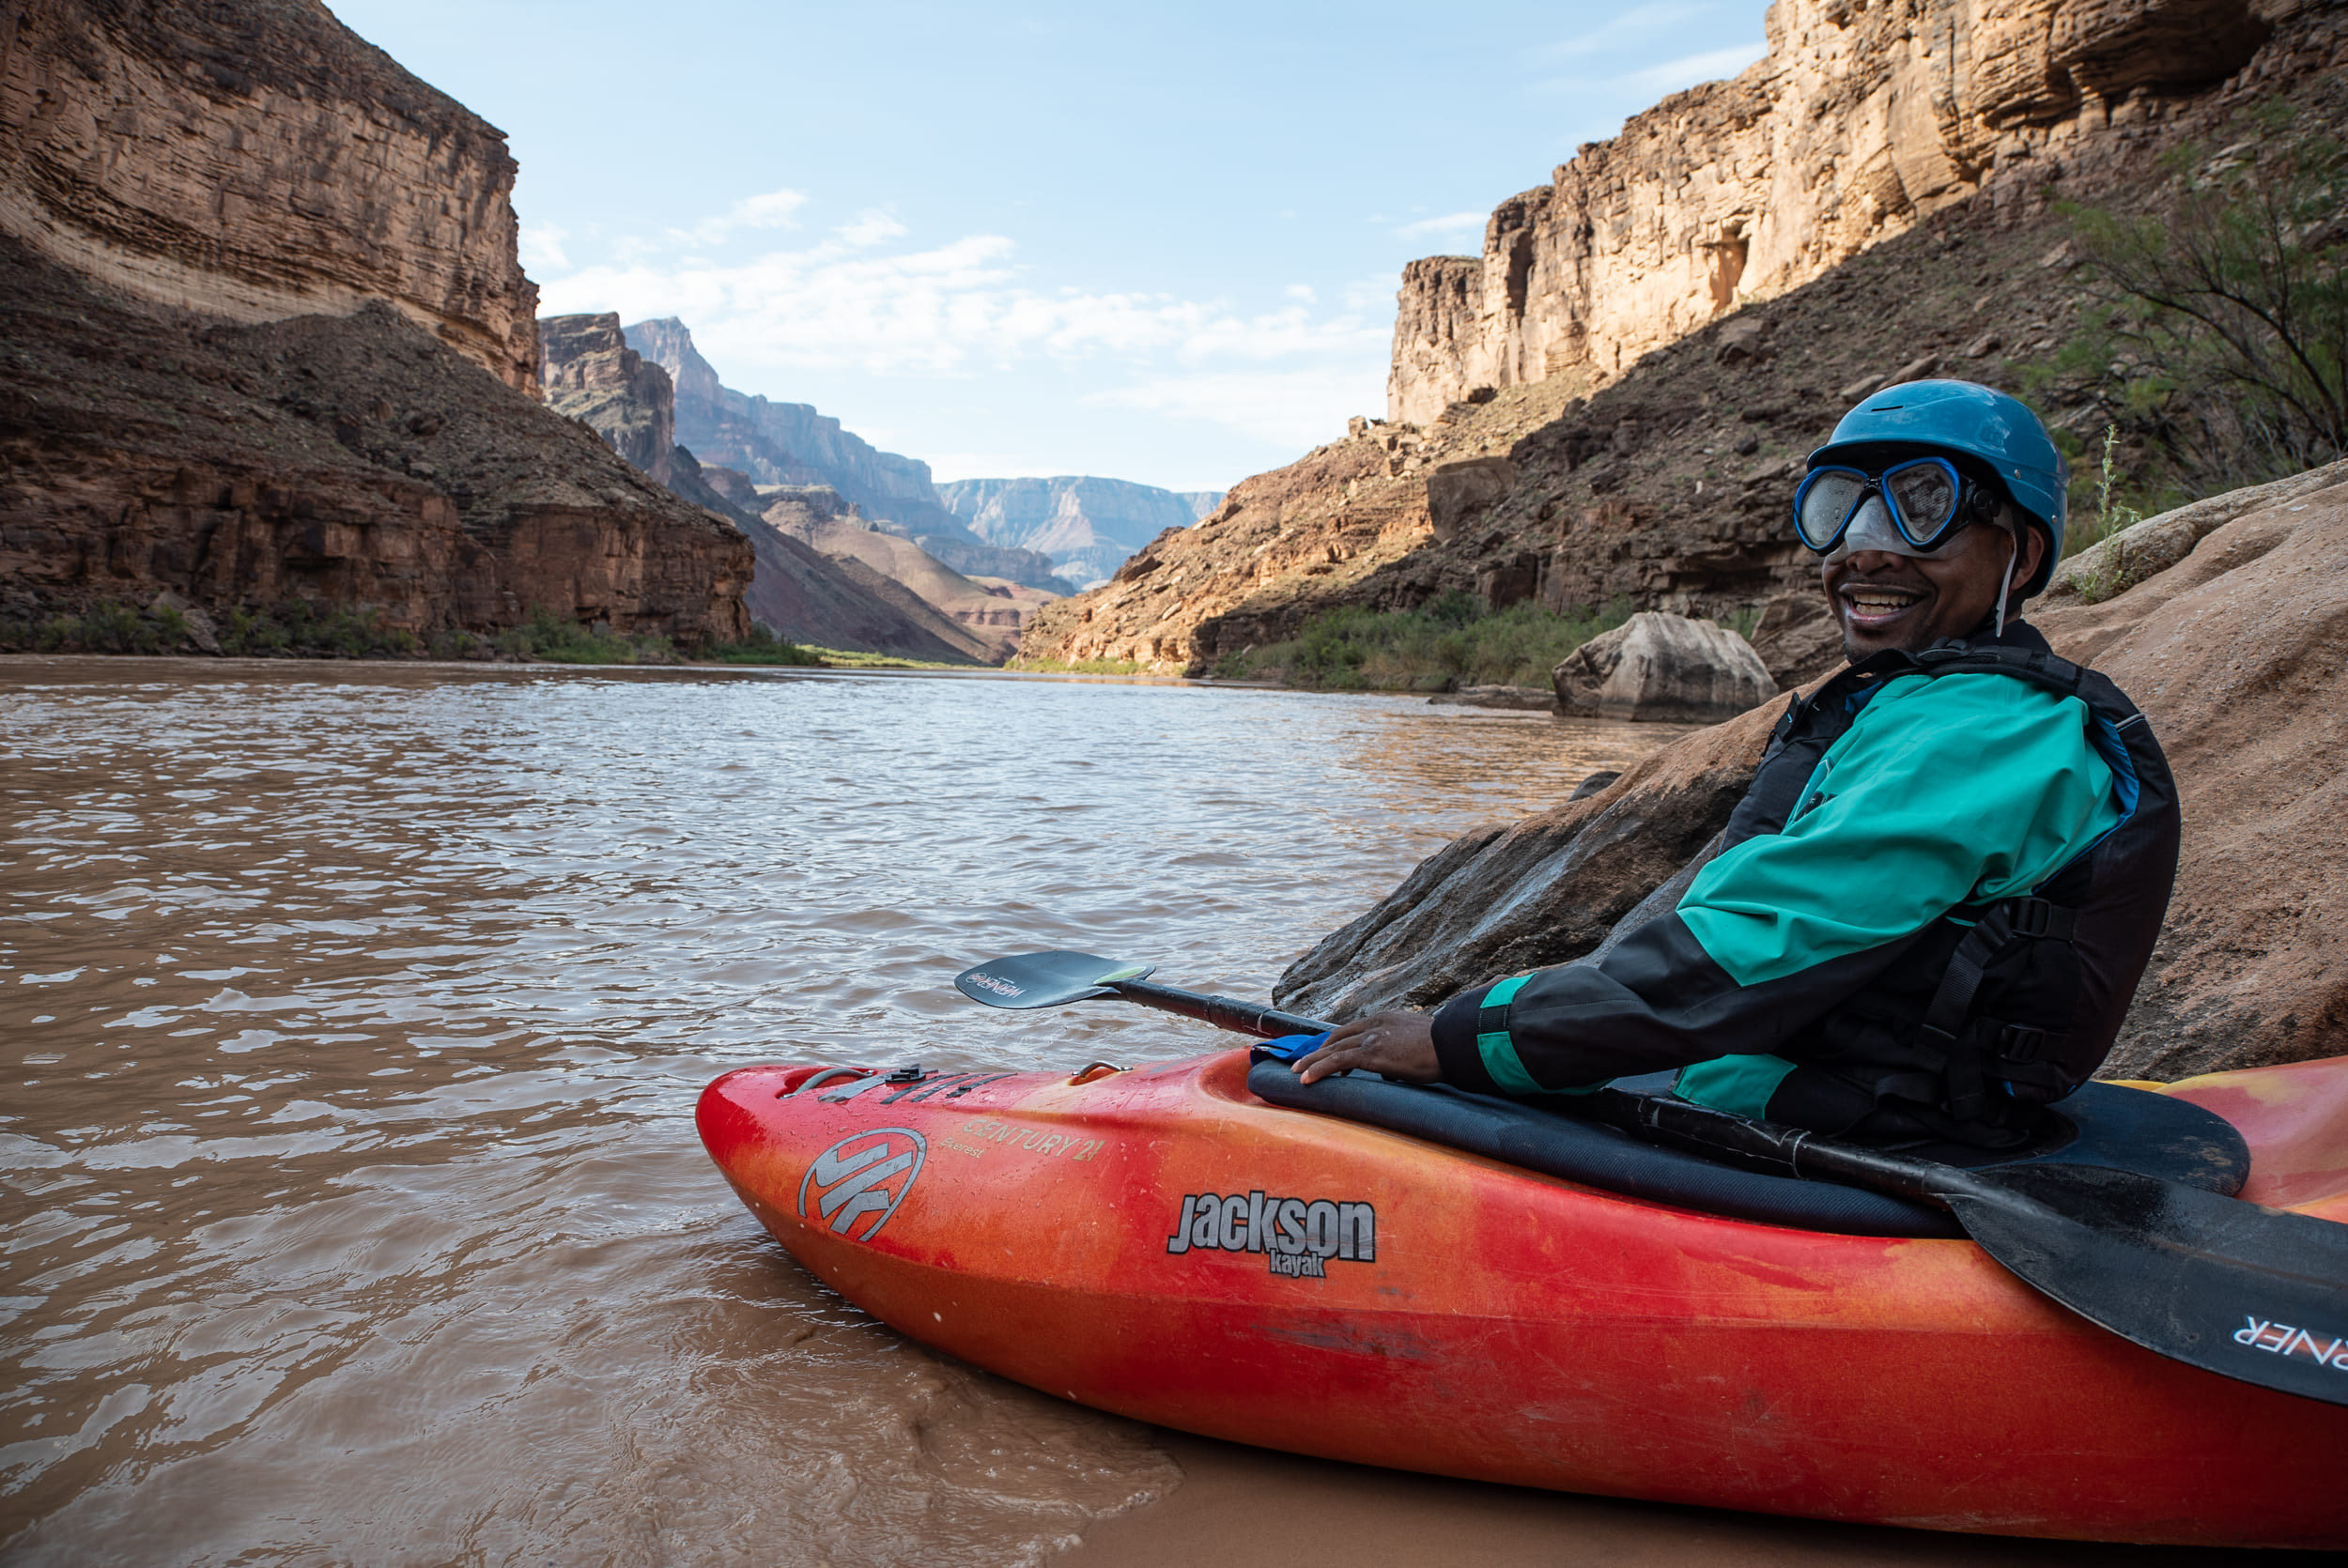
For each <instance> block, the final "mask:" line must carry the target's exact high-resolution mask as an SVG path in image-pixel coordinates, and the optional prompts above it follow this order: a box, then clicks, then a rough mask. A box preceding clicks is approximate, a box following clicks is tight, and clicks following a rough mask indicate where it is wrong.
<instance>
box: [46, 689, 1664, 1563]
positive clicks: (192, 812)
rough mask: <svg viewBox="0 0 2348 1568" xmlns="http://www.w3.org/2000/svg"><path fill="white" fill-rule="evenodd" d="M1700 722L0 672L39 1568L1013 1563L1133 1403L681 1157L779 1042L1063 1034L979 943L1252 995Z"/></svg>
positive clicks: (1078, 1027) (1065, 1046) (1023, 1064)
mask: <svg viewBox="0 0 2348 1568" xmlns="http://www.w3.org/2000/svg"><path fill="white" fill-rule="evenodd" d="M1674 732H1675V731H1671V730H1663V729H1661V728H1660V727H1656V726H1636V727H1634V726H1628V725H1571V724H1567V723H1562V722H1558V721H1554V720H1551V719H1547V718H1541V717H1531V718H1527V717H1520V716H1515V715H1486V714H1478V713H1474V712H1463V711H1460V710H1458V709H1449V708H1430V707H1429V706H1427V705H1425V704H1424V703H1420V702H1415V701H1408V700H1404V699H1365V698H1336V697H1313V696H1305V695H1299V694H1292V693H1269V692H1259V691H1241V690H1231V689H1223V688H1201V687H1182V686H1166V685H1130V684H1082V683H1054V682H1043V681H1013V680H999V679H948V678H909V677H890V676H847V675H809V674H800V673H792V674H780V673H768V672H760V673H756V674H735V675H710V674H704V673H656V672H645V673H642V674H633V673H631V674H614V673H611V672H555V673H549V672H546V671H537V670H533V671H514V670H493V669H492V670H471V669H412V668H398V667H363V666H333V667H329V666H314V665H305V666H268V665H244V666H238V665H220V664H193V663H189V664H181V663H178V662H175V661H132V660H119V661H107V660H87V661H74V660H51V661H32V660H25V661H0V1040H5V1042H6V1045H5V1052H6V1054H5V1056H0V1069H4V1070H5V1071H6V1073H7V1081H8V1083H9V1089H8V1094H7V1097H6V1101H5V1110H4V1111H0V1192H4V1193H5V1198H4V1199H0V1203H5V1207H4V1208H0V1240H4V1242H5V1257H4V1258H0V1314H6V1327H5V1334H6V1340H5V1347H4V1348H0V1358H4V1359H5V1365H6V1376H5V1381H4V1383H0V1548H4V1549H5V1550H6V1552H7V1554H8V1558H9V1560H11V1561H21V1562H25V1563H88V1562H98V1561H104V1562H109V1563H117V1564H142V1563H171V1564H182V1563H187V1564H193V1563H226V1562H232V1561H233V1562H240V1563H241V1562H270V1563H311V1562H317V1563H325V1562H344V1561H360V1562H367V1563H407V1562H416V1563H437V1562H451V1561H464V1562H495V1563H502V1562H515V1563H520V1562H533V1563H534V1562H543V1561H548V1560H556V1561H562V1562H565V1563H567V1562H576V1561H598V1562H604V1561H608V1562H619V1563H636V1562H642V1563H653V1562H660V1563H678V1564H700V1563H732V1562H749V1561H757V1562H761V1563H810V1564H813V1563H832V1564H840V1565H842V1568H844V1565H848V1564H862V1563H873V1564H881V1563H897V1562H911V1561H919V1562H922V1563H941V1564H954V1563H1003V1562H1018V1561H1028V1560H1035V1559H1037V1558H1038V1557H1040V1556H1043V1555H1046V1554H1048V1553H1049V1552H1050V1551H1051V1550H1053V1549H1054V1548H1056V1547H1058V1546H1062V1545H1067V1544H1069V1543H1071V1542H1072V1541H1073V1540H1074V1539H1075V1538H1076V1537H1077V1536H1078V1535H1079V1534H1080V1533H1081V1532H1082V1530H1083V1529H1084V1527H1085V1526H1086V1525H1087V1523H1088V1522H1089V1521H1091V1520H1094V1519H1098V1518H1101V1517H1103V1516H1105V1515H1108V1514H1115V1513H1117V1512H1118V1511H1120V1510H1122V1509H1125V1508H1128V1507H1130V1506H1132V1505H1133V1504H1135V1503H1136V1502H1139V1501H1146V1500H1149V1499H1155V1498H1160V1497H1163V1496H1165V1495H1166V1493H1167V1492H1168V1491H1170V1490H1171V1489H1172V1488H1173V1487H1174V1486H1175V1485H1176V1484H1177V1483H1178V1482H1179V1480H1180V1473H1181V1472H1180V1470H1179V1469H1178V1468H1177V1467H1176V1465H1175V1463H1174V1462H1173V1461H1172V1460H1171V1459H1169V1458H1168V1457H1167V1456H1166V1453H1165V1452H1164V1450H1163V1449H1162V1447H1161V1446H1160V1445H1159V1444H1158V1443H1156V1442H1153V1440H1152V1436H1151V1433H1150V1431H1149V1430H1148V1429H1146V1428H1142V1427H1138V1426H1135V1425H1133V1424H1131V1423H1128V1422H1119V1421H1115V1420H1112V1419H1109V1418H1106V1417H1102V1416H1097V1415H1094V1414H1092V1413H1090V1412H1088V1411H1085V1410H1081V1409H1078V1408H1076V1407H1073V1406H1069V1405H1065V1404H1062V1403H1059V1402H1058V1401H1054V1400H1049V1399H1045V1398H1043V1397H1042V1396H1040V1395H1036V1394H1033V1393H1030V1392H1028V1391H1026V1390H1023V1389H1020V1388H1017V1387H1014V1386H1012V1385H1010V1384H1007V1383H1004V1382H1002V1381H1000V1380H998V1379H996V1378H992V1377H989V1376H985V1375H983V1374H980V1373H977V1372H974V1371H972V1370H970V1369H968V1368H966V1367H964V1366H961V1365H959V1364H957V1363H953V1362H950V1361H943V1360H938V1359H936V1358H934V1357H932V1356H930V1355H928V1354H927V1353H926V1352H924V1351H922V1350H921V1349H919V1347H918V1346H914V1345H909V1344H907V1343H906V1342H904V1341H902V1340H900V1339H898V1338H897V1337H896V1336H895V1335H894V1334H892V1333H890V1332H889V1331H888V1330H884V1329H881V1328H879V1327H877V1326H876V1325H874V1324H873V1323H871V1322H870V1321H869V1320H868V1319H866V1318H865V1317H864V1316H863V1315H862V1314H859V1313H857V1311H855V1310H854V1309H853V1308H850V1307H848V1306H847V1305H845V1304H844V1303H843V1302H842V1301H840V1300H839V1299H837V1298H835V1297H832V1296H830V1295H829V1294H827V1293H826V1292H825V1291H824V1290H823V1289H821V1288H820V1287H819V1286H817V1285H815V1284H813V1283H812V1282H811V1281H810V1280H809V1279H808V1278H807V1277H806V1276H804V1275H803V1274H801V1273H800V1272H799V1271H798V1270H797V1269H796V1268H795V1267H794V1266H792V1265H791V1264H790V1263H789V1261H788V1260H787V1258H785V1257H784V1256H783V1255H782V1254H781V1253H780V1250H779V1249H777V1248H776V1247H775V1246H774V1244H773V1243H772V1242H771V1241H770V1240H769V1239H768V1238H767V1237H765V1233H764V1232H763V1231H761V1230H760V1229H759V1228H758V1227H757V1225H756V1223H755V1222H753V1221H752V1220H751V1219H750V1218H749V1215H748V1214H747V1213H746V1212H745V1211H744V1210H743V1209H742V1207H741V1206H740V1205H739V1204H738V1203H736V1202H735V1201H734V1198H733V1196H732V1195H731V1194H730V1193H729V1192H728V1191H727V1190H726V1188H725V1186H724V1184H723V1182H722V1181H721V1180H720V1179H719V1178H718V1176H717V1174H716V1172H715V1171H714V1170H713V1169H712V1168H711V1167H710V1165H709V1164H708V1162H707V1161H706V1160H705V1159H704V1158H703V1155H702V1153H701V1149H700V1145H699V1144H698V1142H697V1141H696V1139H695V1137H694V1135H693V1130H692V1124H691V1115H690V1113H691V1105H692V1101H693V1097H694V1095H695V1094H696V1093H697V1092H698V1090H699V1089H700V1087H701V1085H702V1084H703V1083H704V1082H706V1081H707V1080H708V1079H709V1078H711V1077H713V1076H714V1075H716V1074H717V1073H718V1072H721V1071H723V1070H725V1069H726V1068H731V1067H735V1066H740V1065H742V1064H744V1063H749V1062H754V1061H761V1060H767V1059H773V1058H809V1057H818V1058H826V1059H842V1060H850V1061H857V1060H864V1061H880V1062H891V1063H894V1062H902V1061H906V1060H913V1059H918V1060H920V1061H922V1062H924V1063H927V1064H929V1065H931V1066H935V1067H948V1068H951V1067H975V1066H981V1065H987V1064H995V1065H1001V1066H1006V1067H1013V1068H1032V1067H1042V1066H1073V1065H1075V1064H1078V1063H1081V1062H1083V1061H1085V1060H1088V1059H1090V1058H1092V1057H1095V1056H1106V1057H1110V1058H1114V1059H1120V1060H1127V1061H1132V1060H1141V1059H1148V1058H1162V1057H1168V1056H1178V1055H1184V1054H1190V1053H1195V1052H1197V1051H1198V1050H1201V1049H1205V1048H1207V1047H1208V1046H1209V1045H1210V1044H1212V1043H1214V1042H1215V1037H1213V1035H1212V1034H1211V1033H1210V1032H1208V1031H1206V1030H1205V1029H1204V1028H1203V1027H1202V1026H1198V1025H1193V1024H1189V1023H1186V1022H1182V1021H1177V1020H1169V1019H1166V1018H1163V1017H1160V1016H1156V1015H1151V1014H1141V1013H1132V1012H1119V1011H1115V1010H1112V1009H1108V1008H1102V1009H1095V1010H1084V1009H1067V1010H1063V1011H1060V1012H1057V1013H1049V1014H1043V1015H1032V1014H1030V1015H1011V1014H1004V1013H989V1012H985V1011H983V1010H981V1009H979V1008H976V1007H971V1006H970V1005H968V1004H967V1003H965V1002H964V1001H963V1000H962V999H961V998H960V997H959V996H958V995H956V994H955V992H953V991H952V989H951V987H950V984H949V983H948V982H949V980H950V976H952V975H953V974H954V973H955V972H956V971H957V970H958V969H960V968H962V967H963V966H965V964H967V963H969V962H971V961H974V960H976V959H978V958H981V957H984V956H987V955H989V954H992V953H998V952H1007V951H1017V950H1021V949H1026V948H1035V947H1058V946H1071V947H1082V948H1086V949H1089V950H1092V951H1096V952H1105V953H1113V954H1119V955H1130V956H1132V957H1135V958H1148V959H1153V960H1156V961H1159V962H1160V963H1161V964H1162V966H1163V967H1162V969H1161V971H1160V976H1161V977H1162V978H1165V979H1166V980H1169V981H1171V982H1172V983H1176V984H1184V985H1192V986H1197V987H1200V988H1202V989H1215V990H1222V991H1227V992H1232V993H1235V994H1243V995H1244V994H1263V993H1264V992H1267V991H1268V989H1269V987H1270V984H1271V981H1272V979H1273V978H1274V976H1276V975H1277V974H1278V972H1279V971H1280V969H1281V968H1282V967H1283V966H1284V965H1285V964H1286V963H1287V962H1288V961H1290V959H1291V958H1293V957H1294V956H1295V955H1296V954H1297V953H1298V952H1300V951H1302V950H1303V949H1304V947H1305V946H1306V945H1309V944H1310V943H1311V942H1312V941H1314V940H1315V939H1317V938H1318V937H1319V936H1320V935H1321V933H1322V932H1323V931H1325V930H1328V929H1329V928H1331V927H1332V926H1334V925H1336V924H1337V923H1339V922H1341V921H1343V920H1344V919H1346V918H1349V917H1350V916H1351V915H1353V914H1354V913H1356V912H1357V911H1358V910H1359V909H1360V908H1361V907H1362V906H1363V905H1365V904H1366V903H1367V902H1368V901H1369V900H1370V899H1374V898H1376V897H1377V896H1379V895H1380V894H1383V892H1384V891H1385V890H1386V889H1387V888H1389V887H1390V886H1392V885H1393V884H1394V883H1395V882H1396V881H1397V880H1398V879H1399V877H1400V876H1401V875H1402V873H1403V872H1405V871H1406V870H1408V869H1409V868H1410V867H1411V866H1412V865H1413V863H1414V862H1415V861H1417V860H1418V859H1419V858H1420V857H1421V856H1423V855H1424V854H1426V853H1429V852H1430V851H1431V850H1433V849H1434V848H1435V847H1437V846H1438V845H1439V844H1441V843H1442V842H1444V840H1445V839H1447V838H1451V837H1452V836H1454V835H1455V834H1457V833H1459V832H1460V831H1461V830H1462V829H1464V828H1466V827H1468V826H1470V825H1471V824H1473V823H1475V822H1479V821H1483V820H1487V819H1490V818H1493V817H1506V816H1515V815H1518V814H1521V813H1523V812H1525V811H1529V810H1533V809H1537V808H1538V807H1543V806H1546V805H1549V804H1552V803H1553V802H1554V801H1556V800H1558V799H1559V798H1562V796H1563V795H1564V794H1566V793H1567V792H1570V790H1571V789H1572V787H1573V785H1574V784H1575V783H1576V782H1578V781H1579V780H1580V779H1581V778H1582V777H1583V776H1584V775H1586V774H1587V773H1589V772H1591V771H1593V770H1594V769H1598V768H1601V767H1619V766H1621V765H1623V764H1624V763H1625V762H1626V761H1630V760H1631V759H1632V758H1634V757H1635V756H1637V755H1639V754H1641V753H1642V752H1644V751H1645V750H1646V749H1648V748H1651V747H1652V746H1655V745H1658V744H1660V743H1661V741H1662V740H1664V739H1667V738H1669V736H1670V735H1671V734H1672V733H1674Z"/></svg>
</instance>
